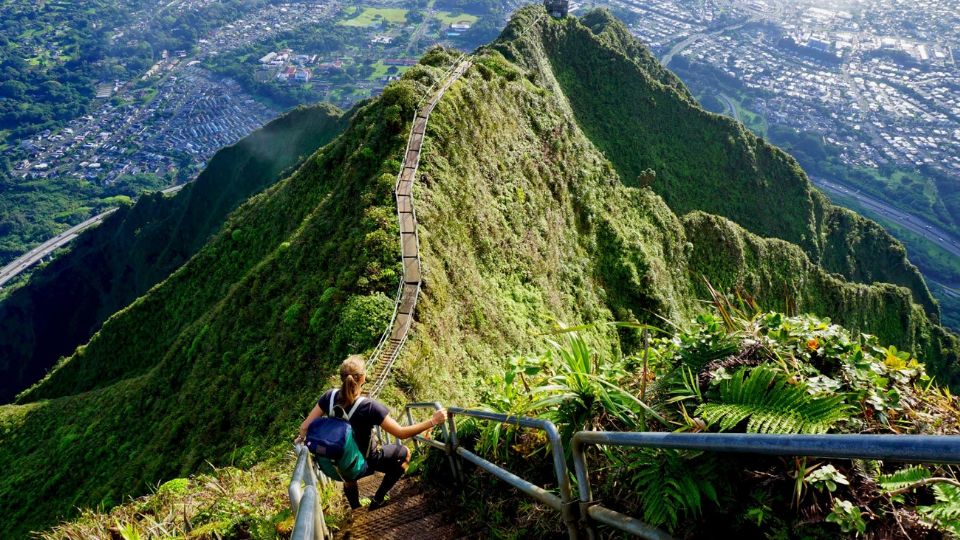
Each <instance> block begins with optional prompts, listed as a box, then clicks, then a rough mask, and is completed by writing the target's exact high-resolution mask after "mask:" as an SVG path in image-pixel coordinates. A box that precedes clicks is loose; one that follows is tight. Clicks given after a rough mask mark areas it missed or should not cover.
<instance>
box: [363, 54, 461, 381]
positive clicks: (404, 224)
mask: <svg viewBox="0 0 960 540" xmlns="http://www.w3.org/2000/svg"><path fill="white" fill-rule="evenodd" d="M471 65H472V64H471V62H470V60H469V59H468V58H467V56H466V55H465V54H464V55H460V57H458V58H457V59H456V61H455V62H454V64H453V66H452V67H451V68H449V69H448V70H447V71H446V72H444V75H443V77H442V78H441V79H440V80H441V81H443V84H442V85H441V86H440V88H438V89H437V90H436V91H435V92H433V87H431V88H430V89H429V90H428V91H427V96H425V97H424V100H426V103H424V101H423V100H421V101H420V103H418V104H417V109H416V112H414V115H413V122H411V125H410V135H409V136H408V137H407V146H406V148H405V149H404V151H403V156H404V158H403V165H402V166H401V167H400V172H399V173H397V182H396V184H395V186H394V191H393V195H394V201H395V202H396V204H395V206H396V209H397V220H398V221H399V223H400V261H401V262H402V263H403V276H401V278H400V286H399V287H398V288H397V296H396V300H395V301H394V308H393V315H392V316H391V318H390V322H389V323H388V324H387V328H386V330H385V331H384V332H383V335H382V336H381V337H380V342H379V343H378V344H377V347H376V348H375V349H374V350H373V352H372V353H371V354H370V357H369V358H368V359H367V373H368V376H369V378H370V379H371V380H372V381H373V383H372V385H371V387H370V390H369V391H368V392H366V393H367V395H369V396H370V397H377V396H378V395H379V394H380V391H381V390H383V387H384V385H385V384H386V382H387V379H388V378H389V377H390V371H391V369H392V368H393V364H394V362H396V360H397V357H399V356H400V351H401V350H402V349H403V345H404V344H405V343H406V341H407V336H408V335H409V333H410V327H411V326H412V324H413V313H414V309H415V308H416V306H417V300H418V299H419V297H420V289H421V287H422V285H423V275H422V270H423V268H422V265H421V262H420V237H419V235H418V234H417V212H416V207H415V205H414V202H413V183H414V181H415V180H416V176H417V170H418V169H419V167H420V153H421V152H422V150H423V141H424V139H425V138H426V133H427V123H428V122H429V121H430V114H431V113H432V112H433V109H434V108H435V107H436V106H437V103H439V102H440V99H442V98H443V95H444V93H446V91H447V89H449V88H450V86H451V85H452V84H453V83H454V82H456V81H457V79H459V78H460V76H462V75H463V74H464V73H465V72H466V71H467V69H468V68H469V67H470V66H471ZM436 85H437V83H434V86H436ZM430 92H433V94H430ZM428 98H429V99H428ZM401 197H402V198H404V203H403V205H402V206H401V202H400V199H401ZM410 235H413V239H412V240H411V239H410V238H409V237H410ZM388 344H389V345H388Z"/></svg>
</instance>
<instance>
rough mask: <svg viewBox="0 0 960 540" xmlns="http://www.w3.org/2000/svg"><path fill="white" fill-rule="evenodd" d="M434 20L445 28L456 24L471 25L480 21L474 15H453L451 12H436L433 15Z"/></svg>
mask: <svg viewBox="0 0 960 540" xmlns="http://www.w3.org/2000/svg"><path fill="white" fill-rule="evenodd" d="M434 18H435V19H437V20H438V21H440V22H442V23H443V24H444V25H445V26H450V25H451V24H453V23H458V22H467V23H470V24H471V25H473V24H475V23H476V22H477V21H478V20H479V19H480V18H479V17H477V16H476V15H470V14H469V13H453V12H451V11H438V12H436V13H435V14H434Z"/></svg>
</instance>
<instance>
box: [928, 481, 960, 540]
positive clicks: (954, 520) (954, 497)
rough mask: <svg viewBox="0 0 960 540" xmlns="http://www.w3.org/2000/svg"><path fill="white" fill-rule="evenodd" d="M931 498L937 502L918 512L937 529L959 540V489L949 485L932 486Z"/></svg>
mask: <svg viewBox="0 0 960 540" xmlns="http://www.w3.org/2000/svg"><path fill="white" fill-rule="evenodd" d="M933 496H934V497H935V498H936V500H937V502H936V503H935V504H933V505H931V506H923V507H920V508H919V509H918V510H919V512H920V515H922V516H923V517H925V518H927V519H928V520H930V521H931V522H932V524H933V525H934V526H936V527H937V528H938V529H940V530H943V531H945V532H948V533H950V535H951V536H952V537H953V538H960V487H957V486H954V485H951V484H934V485H933Z"/></svg>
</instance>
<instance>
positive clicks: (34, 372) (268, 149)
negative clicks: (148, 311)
mask: <svg viewBox="0 0 960 540" xmlns="http://www.w3.org/2000/svg"><path fill="white" fill-rule="evenodd" d="M345 125H346V120H345V118H344V117H343V116H342V115H341V113H340V112H339V111H337V110H335V109H334V108H332V107H330V106H326V105H321V106H316V107H310V108H301V109H295V110H293V111H291V112H289V113H287V114H286V115H284V116H282V117H281V118H278V119H277V120H274V121H273V122H270V123H269V124H267V125H266V126H264V127H263V128H261V129H259V130H257V131H255V132H254V133H252V134H250V135H249V136H247V137H246V138H244V139H243V140H241V141H239V142H237V143H236V144H234V145H232V146H229V147H226V148H224V149H222V150H220V151H219V152H217V154H216V155H214V156H213V158H212V159H211V160H210V163H209V165H208V166H207V168H206V169H205V170H204V171H203V172H202V173H201V174H200V175H199V176H198V177H197V179H196V181H195V182H193V183H191V184H190V185H188V186H186V187H185V188H184V189H183V190H181V191H180V192H179V193H178V194H177V195H176V196H173V197H165V196H163V195H162V194H160V193H155V194H153V195H148V196H144V197H142V198H141V199H140V200H139V201H138V202H137V204H136V205H135V206H134V207H132V208H130V207H123V208H121V209H120V210H119V211H118V212H116V213H114V214H113V215H112V216H110V217H109V218H108V219H107V220H106V221H105V222H104V223H102V224H101V225H100V226H99V227H97V228H95V229H92V230H90V231H88V232H87V233H86V234H84V235H82V236H81V237H80V238H79V239H77V240H76V241H75V242H74V243H73V245H72V246H71V250H70V251H69V252H68V253H66V254H64V255H63V256H61V257H59V258H57V259H56V260H55V261H54V262H53V263H51V264H49V265H47V266H46V267H44V268H42V269H40V270H39V271H37V272H36V273H35V274H34V275H33V276H32V277H31V279H30V281H29V283H27V284H26V285H25V286H23V287H21V288H19V289H17V290H16V291H14V292H13V293H11V295H10V296H9V297H8V298H6V299H5V300H4V301H3V302H2V303H0V403H7V402H9V401H12V400H13V397H14V396H15V395H16V394H17V393H18V392H20V391H22V390H24V389H25V388H27V387H29V386H30V385H31V384H33V383H35V382H37V381H38V380H39V379H40V378H41V377H43V375H44V373H46V371H47V370H49V369H50V368H51V367H53V365H54V364H55V363H56V361H57V359H58V358H60V357H61V356H65V355H69V354H70V353H72V352H73V351H74V349H75V348H76V347H77V346H78V345H81V344H83V343H85V342H86V341H87V340H89V339H90V336H92V335H93V333H94V332H95V331H96V330H97V329H98V328H99V327H100V325H101V324H103V321H104V320H106V319H107V317H109V316H110V315H112V314H113V313H115V312H116V311H117V310H119V309H121V308H123V307H125V306H127V305H128V304H129V303H130V302H132V301H133V300H135V299H136V298H137V297H138V296H140V295H142V294H143V293H145V292H146V291H147V290H148V289H150V287H152V286H154V285H155V284H157V283H158V282H160V281H161V280H163V279H165V278H166V277H167V276H168V275H170V273H171V272H173V271H174V270H176V269H177V268H178V267H180V266H181V265H182V264H183V263H184V262H185V261H187V260H188V259H189V258H190V257H192V256H193V255H194V254H195V253H196V252H197V251H198V250H199V249H200V248H201V247H202V246H203V245H204V244H205V243H206V242H207V240H209V239H210V236H211V235H212V234H213V233H215V232H216V231H217V230H218V229H219V227H220V226H221V225H222V224H223V222H224V220H225V219H226V217H227V215H228V214H229V213H230V212H232V211H233V210H235V209H236V208H237V206H239V205H240V204H241V203H242V202H244V201H245V200H247V199H248V198H249V197H250V196H251V195H253V194H254V193H257V192H258V191H261V190H262V189H263V188H265V187H267V186H269V185H271V184H273V183H275V182H276V181H277V180H278V179H279V178H280V177H281V175H282V173H283V171H285V170H287V169H290V168H291V167H293V166H295V165H296V164H297V162H298V161H300V160H302V159H304V158H305V157H307V156H309V155H311V154H313V153H314V152H315V151H316V150H317V149H318V148H320V147H321V146H323V145H324V144H326V143H328V142H330V140H332V139H333V138H334V137H335V136H336V135H338V134H339V133H340V132H341V131H342V130H343V128H344V126H345Z"/></svg>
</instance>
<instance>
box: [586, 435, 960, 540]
mask: <svg viewBox="0 0 960 540" xmlns="http://www.w3.org/2000/svg"><path fill="white" fill-rule="evenodd" d="M591 445H604V446H626V447H634V448H672V449H682V450H707V451H713V452H726V453H745V454H762V455H769V456H809V457H822V458H837V459H882V460H889V461H903V462H911V463H944V464H947V463H950V464H957V463H960V436H955V435H951V436H939V435H765V434H752V433H660V432H639V433H637V432H616V431H580V432H578V433H576V434H574V436H573V441H572V444H571V446H572V447H573V466H574V471H575V473H576V476H577V484H578V486H579V491H580V493H579V495H580V509H581V516H582V518H583V521H584V526H585V527H586V529H587V535H588V536H589V537H590V538H593V537H594V535H595V532H594V531H593V529H592V527H591V524H590V520H593V521H597V522H600V523H604V524H606V525H610V526H612V527H614V528H616V529H619V530H621V531H625V532H628V533H631V534H635V535H637V536H639V537H641V538H647V539H651V540H664V539H668V538H670V536H669V535H667V534H666V533H664V532H663V531H660V530H659V529H656V528H653V527H651V526H649V525H647V524H645V523H643V522H641V521H640V520H638V519H635V518H632V517H630V516H627V515H625V514H621V513H620V512H616V511H614V510H611V509H609V508H605V507H603V506H600V505H599V504H597V503H596V501H594V500H593V490H592V488H591V487H590V476H589V471H588V469H587V460H586V452H585V451H586V448H587V446H591Z"/></svg>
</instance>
